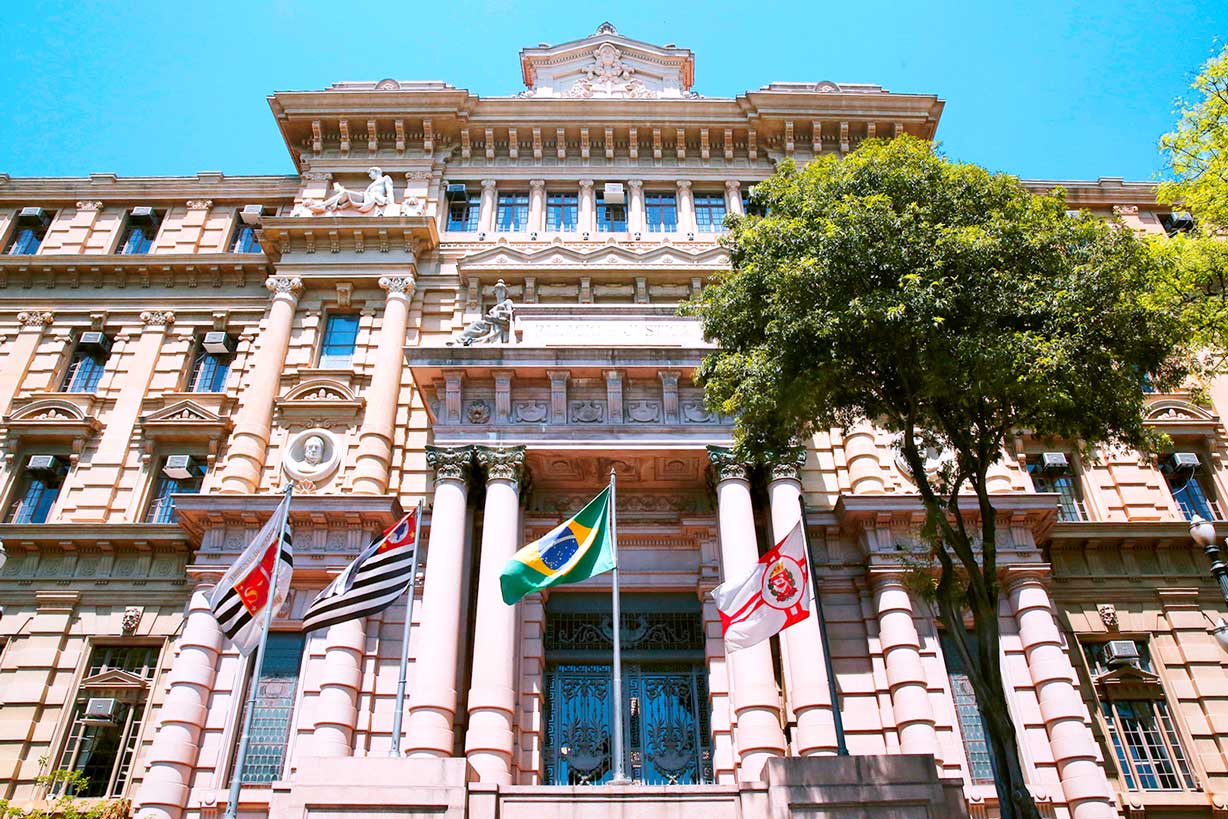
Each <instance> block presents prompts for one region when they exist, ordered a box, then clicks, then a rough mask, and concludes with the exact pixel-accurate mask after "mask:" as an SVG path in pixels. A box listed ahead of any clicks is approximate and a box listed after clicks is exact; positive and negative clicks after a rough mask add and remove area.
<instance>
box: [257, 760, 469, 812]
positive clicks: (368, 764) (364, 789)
mask: <svg viewBox="0 0 1228 819" xmlns="http://www.w3.org/2000/svg"><path fill="white" fill-rule="evenodd" d="M473 779H474V775H473V770H472V769H471V768H470V767H469V765H468V763H466V762H465V760H463V759H380V758H378V757H344V758H340V759H329V758H323V757H307V758H305V759H302V760H301V761H300V762H299V764H298V767H297V771H296V773H295V776H294V782H293V784H291V783H290V782H285V783H276V784H274V786H273V794H272V799H271V800H270V802H269V816H276V817H278V819H307V817H309V816H331V817H358V816H370V815H372V814H377V813H387V812H388V808H389V806H393V805H395V806H396V812H395V814H394V815H397V816H421V815H426V814H430V815H431V816H437V817H439V819H465V816H466V813H467V807H466V803H467V799H468V797H467V792H466V788H467V786H468V783H469V782H471V781H473Z"/></svg>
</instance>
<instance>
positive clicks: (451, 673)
mask: <svg viewBox="0 0 1228 819" xmlns="http://www.w3.org/2000/svg"><path fill="white" fill-rule="evenodd" d="M472 462H473V448H472V447H467V446H466V447H456V448H452V449H445V448H442V447H433V446H428V447H427V448H426V463H427V465H428V466H430V467H431V468H432V469H434V470H435V497H434V500H433V502H432V506H431V540H430V545H429V546H428V548H427V552H426V583H425V585H424V586H423V589H422V619H421V621H420V633H422V634H425V635H427V638H426V640H423V641H419V642H420V644H419V646H418V648H417V649H416V654H417V656H416V657H415V661H414V687H413V691H411V692H410V697H409V719H408V721H407V723H406V726H405V750H406V753H408V754H409V755H410V756H426V757H450V756H452V748H453V730H454V728H453V726H454V723H455V719H456V666H457V656H458V655H457V652H458V651H459V650H460V643H461V640H462V639H464V638H463V636H461V634H460V621H461V611H462V609H463V607H464V605H465V577H464V569H465V529H466V526H465V517H466V508H467V503H468V493H469V470H470V465H471V464H472ZM442 635H448V638H447V639H443V637H442ZM437 637H438V639H437Z"/></svg>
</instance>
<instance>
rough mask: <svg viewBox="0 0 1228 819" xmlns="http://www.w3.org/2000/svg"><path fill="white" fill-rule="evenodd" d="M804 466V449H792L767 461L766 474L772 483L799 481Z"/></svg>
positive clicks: (772, 456) (774, 455)
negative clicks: (769, 476)
mask: <svg viewBox="0 0 1228 819" xmlns="http://www.w3.org/2000/svg"><path fill="white" fill-rule="evenodd" d="M805 465H806V449H805V447H800V446H798V447H792V448H790V449H786V450H784V451H783V452H780V453H778V454H773V455H771V456H770V457H769V458H768V459H767V468H768V472H770V473H771V476H772V480H774V481H800V480H801V479H802V467H803V466H805Z"/></svg>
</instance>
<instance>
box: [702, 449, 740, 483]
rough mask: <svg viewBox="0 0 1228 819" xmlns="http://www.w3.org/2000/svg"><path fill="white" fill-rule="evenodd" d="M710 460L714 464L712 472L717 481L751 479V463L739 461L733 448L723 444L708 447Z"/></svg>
mask: <svg viewBox="0 0 1228 819" xmlns="http://www.w3.org/2000/svg"><path fill="white" fill-rule="evenodd" d="M708 460H709V462H711V464H712V473H713V474H714V475H715V476H716V480H717V483H720V482H721V481H735V480H742V481H745V480H749V478H750V464H748V463H744V462H743V461H739V460H738V459H737V458H736V457H735V456H734V454H733V450H731V449H727V448H725V447H722V446H709V447H708Z"/></svg>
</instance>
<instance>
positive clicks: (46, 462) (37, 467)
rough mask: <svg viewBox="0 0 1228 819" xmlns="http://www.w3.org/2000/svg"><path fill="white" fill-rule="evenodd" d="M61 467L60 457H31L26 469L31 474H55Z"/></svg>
mask: <svg viewBox="0 0 1228 819" xmlns="http://www.w3.org/2000/svg"><path fill="white" fill-rule="evenodd" d="M59 465H60V457H59V456H58V455H31V456H30V458H29V460H27V461H26V469H28V470H30V471H31V472H54V471H55V470H56V469H57V468H58V467H59Z"/></svg>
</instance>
